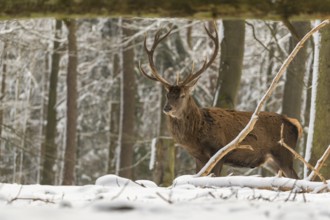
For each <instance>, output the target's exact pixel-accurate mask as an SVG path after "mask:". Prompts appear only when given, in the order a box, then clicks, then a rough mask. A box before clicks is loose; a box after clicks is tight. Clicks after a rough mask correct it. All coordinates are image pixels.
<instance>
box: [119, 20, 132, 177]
mask: <svg viewBox="0 0 330 220" xmlns="http://www.w3.org/2000/svg"><path fill="white" fill-rule="evenodd" d="M129 23H130V21H129V20H123V38H129V37H130V36H132V35H133V31H132V30H130V29H128V28H126V27H125V25H127V24H129ZM132 45H133V42H130V43H128V44H127V45H126V48H123V67H122V68H123V71H122V78H121V86H122V91H121V93H122V94H121V98H122V99H121V109H120V111H121V119H120V120H121V122H120V123H121V126H120V127H121V128H120V129H121V131H120V133H121V135H119V143H120V147H121V149H120V163H119V175H120V176H122V177H126V178H130V179H132V178H133V172H132V171H133V168H132V167H131V166H132V164H133V146H134V144H135V132H134V129H135V122H136V120H135V109H136V102H135V94H136V83H135V72H134V67H135V66H134V49H133V47H131V46H132Z"/></svg>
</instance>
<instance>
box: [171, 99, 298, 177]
mask: <svg viewBox="0 0 330 220" xmlns="http://www.w3.org/2000/svg"><path fill="white" fill-rule="evenodd" d="M251 115H252V112H240V111H234V110H225V109H221V108H199V107H198V106H197V105H196V103H195V102H194V100H193V99H192V98H191V97H190V100H189V103H188V105H187V108H186V110H185V111H184V112H183V114H182V116H181V117H180V118H176V117H171V116H169V117H168V127H169V130H170V132H171V134H172V136H173V137H174V139H175V141H176V142H177V143H179V144H180V145H181V146H182V147H183V148H184V149H185V150H187V151H188V153H189V154H190V155H192V156H193V157H194V158H195V159H196V163H197V167H196V169H197V171H198V170H200V169H201V168H202V167H203V166H204V165H205V164H206V163H207V162H208V160H209V159H210V158H211V157H212V156H213V155H214V154H215V153H216V152H217V151H218V150H219V149H221V148H222V147H224V146H226V145H227V144H228V143H229V142H230V141H232V140H233V139H234V138H235V137H236V136H237V135H238V134H239V132H240V131H241V130H242V129H243V128H244V127H245V126H246V124H247V123H248V121H249V120H250V118H251ZM290 120H291V119H289V118H287V117H285V116H283V115H279V114H276V113H270V112H261V113H260V115H259V120H258V121H257V123H256V125H255V127H254V130H253V131H252V132H251V133H250V134H249V135H248V136H247V137H246V138H245V139H244V140H243V142H242V145H250V146H252V148H253V151H249V150H234V151H232V152H231V153H229V154H228V155H227V156H225V158H224V159H223V160H222V161H220V162H219V163H218V165H217V166H216V167H215V169H214V170H213V173H214V174H215V175H217V176H218V175H220V171H221V168H222V165H223V163H226V164H229V165H232V166H237V167H250V168H254V167H258V166H260V165H262V164H264V163H266V162H268V163H271V165H272V166H273V167H274V168H275V169H276V170H275V171H278V170H283V172H284V174H285V175H286V176H288V177H291V178H298V177H297V175H296V173H295V171H294V170H293V167H292V165H293V164H292V161H293V158H292V154H291V153H290V152H289V151H288V150H286V149H285V148H284V147H282V146H280V144H279V143H278V141H279V140H280V138H281V137H280V130H281V125H282V124H284V134H285V136H284V141H285V142H286V143H287V144H289V146H296V142H297V139H298V135H299V131H298V129H297V127H296V126H295V125H294V124H293V123H292V122H291V121H290Z"/></svg>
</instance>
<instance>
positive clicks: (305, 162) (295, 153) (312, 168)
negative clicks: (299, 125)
mask: <svg viewBox="0 0 330 220" xmlns="http://www.w3.org/2000/svg"><path fill="white" fill-rule="evenodd" d="M283 129H284V125H283V124H282V125H281V140H280V141H279V142H278V143H279V144H280V145H282V146H283V147H285V148H286V149H287V150H289V151H290V152H291V153H292V154H293V155H294V156H295V158H297V159H298V160H300V161H301V162H303V163H304V164H305V165H306V166H307V167H308V168H309V169H310V170H312V171H313V172H315V174H316V175H317V176H318V177H319V178H320V179H321V180H322V182H323V183H324V184H327V181H326V180H325V178H324V177H323V176H322V175H321V174H320V173H319V172H318V170H316V169H315V168H314V167H313V166H312V165H311V164H310V163H308V162H307V161H306V160H305V159H304V158H303V157H302V156H301V155H300V154H298V153H297V152H296V151H295V150H293V149H292V148H291V147H290V146H289V145H287V144H286V143H285V142H284V138H283Z"/></svg>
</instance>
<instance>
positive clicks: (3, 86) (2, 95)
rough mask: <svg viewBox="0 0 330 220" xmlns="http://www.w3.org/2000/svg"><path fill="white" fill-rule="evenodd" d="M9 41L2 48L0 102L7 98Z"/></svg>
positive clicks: (0, 114) (0, 144)
mask: <svg viewBox="0 0 330 220" xmlns="http://www.w3.org/2000/svg"><path fill="white" fill-rule="evenodd" d="M7 44H8V43H7V42H4V46H3V50H2V63H1V64H2V66H1V68H2V79H1V93H0V102H3V100H4V98H5V92H6V76H7V63H6V60H7ZM3 114H4V111H3V108H2V107H1V108H0V138H2V127H3ZM2 142H3V141H2V139H0V161H2V160H1V157H2V145H3V143H2ZM1 173H2V172H1V167H0V175H1Z"/></svg>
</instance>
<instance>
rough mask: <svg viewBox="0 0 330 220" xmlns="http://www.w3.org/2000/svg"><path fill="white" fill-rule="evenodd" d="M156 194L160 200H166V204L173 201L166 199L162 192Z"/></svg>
mask: <svg viewBox="0 0 330 220" xmlns="http://www.w3.org/2000/svg"><path fill="white" fill-rule="evenodd" d="M156 195H157V196H159V198H161V199H162V200H164V201H165V202H167V203H168V204H173V201H172V200H171V199H170V198H169V199H166V198H165V197H164V196H163V195H162V194H160V193H159V192H156Z"/></svg>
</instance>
